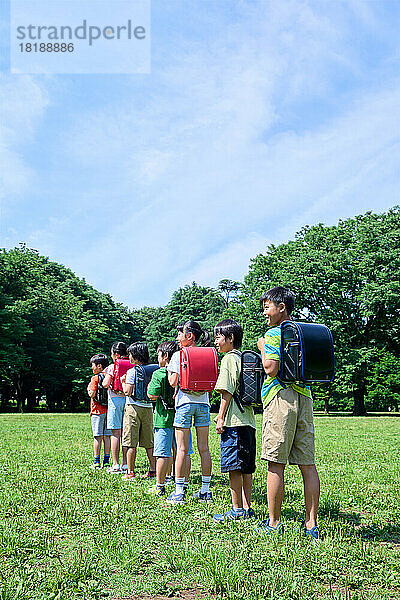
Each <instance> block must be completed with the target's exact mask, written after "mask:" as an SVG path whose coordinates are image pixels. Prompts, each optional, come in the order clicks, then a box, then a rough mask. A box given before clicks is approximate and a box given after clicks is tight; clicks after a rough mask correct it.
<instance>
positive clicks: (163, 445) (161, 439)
mask: <svg viewBox="0 0 400 600" xmlns="http://www.w3.org/2000/svg"><path fill="white" fill-rule="evenodd" d="M172 447H174V448H175V450H176V442H175V432H174V428H173V427H164V428H160V427H155V428H154V450H153V454H154V456H156V457H157V458H170V456H172ZM192 454H193V442H192V432H191V431H189V452H188V456H191V455H192Z"/></svg>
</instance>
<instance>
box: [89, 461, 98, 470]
mask: <svg viewBox="0 0 400 600" xmlns="http://www.w3.org/2000/svg"><path fill="white" fill-rule="evenodd" d="M90 468H91V469H101V464H100V463H98V462H95V463H92V464H91V465H90Z"/></svg>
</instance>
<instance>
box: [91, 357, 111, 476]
mask: <svg viewBox="0 0 400 600" xmlns="http://www.w3.org/2000/svg"><path fill="white" fill-rule="evenodd" d="M90 364H91V367H92V371H93V377H92V378H91V379H90V382H89V385H88V388H87V389H88V394H89V397H90V420H91V422H92V431H93V451H94V463H93V465H92V468H93V469H100V468H101V465H100V452H101V442H103V444H104V458H103V467H108V465H109V464H110V448H111V437H110V436H111V430H110V429H107V398H108V396H107V390H106V389H105V388H103V385H102V380H103V379H104V375H103V373H102V371H103V369H105V368H106V367H107V366H108V358H107V356H106V355H105V354H95V355H94V356H92V358H91V359H90Z"/></svg>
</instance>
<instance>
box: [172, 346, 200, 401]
mask: <svg viewBox="0 0 400 600" xmlns="http://www.w3.org/2000/svg"><path fill="white" fill-rule="evenodd" d="M180 357H181V353H180V350H178V351H177V352H174V353H173V355H172V358H171V360H170V361H169V365H168V366H167V370H168V373H178V375H179V373H180V370H181V366H180V363H181V359H180ZM183 404H208V406H210V396H209V394H208V392H183V391H182V390H181V389H180V388H179V389H178V393H177V395H176V396H175V408H178V407H179V406H182V405H183Z"/></svg>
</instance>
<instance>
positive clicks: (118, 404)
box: [107, 396, 125, 429]
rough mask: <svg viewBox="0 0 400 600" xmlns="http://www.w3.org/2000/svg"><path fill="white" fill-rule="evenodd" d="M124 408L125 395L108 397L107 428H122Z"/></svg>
mask: <svg viewBox="0 0 400 600" xmlns="http://www.w3.org/2000/svg"><path fill="white" fill-rule="evenodd" d="M124 408H125V396H112V398H109V399H108V411H107V429H122V425H123V421H124Z"/></svg>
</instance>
